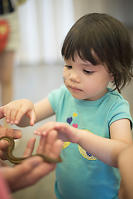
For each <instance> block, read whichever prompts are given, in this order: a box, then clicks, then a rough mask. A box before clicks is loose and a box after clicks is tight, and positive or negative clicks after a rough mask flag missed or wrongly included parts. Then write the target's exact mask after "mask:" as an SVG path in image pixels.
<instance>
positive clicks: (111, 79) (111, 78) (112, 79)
mask: <svg viewBox="0 0 133 199" xmlns="http://www.w3.org/2000/svg"><path fill="white" fill-rule="evenodd" d="M113 81H114V76H113V74H112V73H110V82H113Z"/></svg>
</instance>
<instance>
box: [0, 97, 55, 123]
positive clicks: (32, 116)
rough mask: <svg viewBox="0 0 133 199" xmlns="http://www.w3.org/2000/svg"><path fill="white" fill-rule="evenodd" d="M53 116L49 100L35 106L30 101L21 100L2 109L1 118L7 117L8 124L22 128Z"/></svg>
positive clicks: (0, 111) (0, 110)
mask: <svg viewBox="0 0 133 199" xmlns="http://www.w3.org/2000/svg"><path fill="white" fill-rule="evenodd" d="M53 114H54V112H53V109H52V107H51V105H50V103H49V100H48V98H45V99H44V100H42V101H40V102H38V103H36V104H35V105H34V104H33V103H32V102H31V101H30V100H27V99H21V100H15V101H12V102H10V103H9V104H7V105H5V106H2V107H0V118H2V117H5V118H6V120H7V122H8V123H11V124H16V125H18V126H20V127H26V126H29V125H34V123H35V122H38V121H40V120H42V119H45V118H47V117H49V116H51V115H53Z"/></svg>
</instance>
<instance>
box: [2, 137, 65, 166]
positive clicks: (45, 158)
mask: <svg viewBox="0 0 133 199" xmlns="http://www.w3.org/2000/svg"><path fill="white" fill-rule="evenodd" d="M0 140H6V141H7V142H8V143H9V146H8V148H7V151H6V152H5V153H6V158H7V160H8V161H9V162H11V163H13V164H20V163H21V162H22V161H23V160H25V159H27V158H29V157H32V156H40V157H41V158H42V159H43V161H44V162H47V163H59V162H62V160H61V158H60V157H58V158H50V157H48V156H46V155H43V154H39V153H38V154H33V155H31V156H28V157H15V156H14V155H13V149H14V147H15V142H14V139H13V138H12V137H9V136H4V137H1V138H0Z"/></svg>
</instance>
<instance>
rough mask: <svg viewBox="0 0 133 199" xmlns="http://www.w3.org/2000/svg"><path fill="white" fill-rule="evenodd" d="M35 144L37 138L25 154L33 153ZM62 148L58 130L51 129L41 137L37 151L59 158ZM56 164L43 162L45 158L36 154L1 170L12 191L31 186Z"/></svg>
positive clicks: (32, 141) (28, 146)
mask: <svg viewBox="0 0 133 199" xmlns="http://www.w3.org/2000/svg"><path fill="white" fill-rule="evenodd" d="M34 145H35V138H32V139H31V140H30V141H29V142H28V145H27V147H26V150H25V153H24V156H29V155H31V154H32V152H33V149H34ZM61 149H62V142H61V140H58V139H57V132H56V131H54V130H53V131H51V132H50V133H49V134H48V135H47V136H45V137H43V136H41V137H40V142H39V145H38V149H37V151H36V153H41V154H44V155H47V156H49V157H51V158H57V157H58V156H59V154H60V152H61ZM55 167H56V164H55V163H53V164H49V163H46V162H43V159H42V158H41V157H38V156H34V157H31V158H28V159H26V160H24V161H23V162H22V163H21V164H20V165H16V166H14V167H12V168H11V167H2V168H1V172H2V174H3V176H4V178H5V180H6V181H7V183H8V185H9V188H10V189H11V191H12V192H13V191H17V190H19V189H22V188H25V187H28V186H31V185H33V184H35V183H36V182H37V181H39V180H40V179H41V178H43V177H44V176H46V175H47V174H49V173H50V172H51V171H52V170H53V169H55Z"/></svg>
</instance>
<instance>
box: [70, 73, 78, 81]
mask: <svg viewBox="0 0 133 199" xmlns="http://www.w3.org/2000/svg"><path fill="white" fill-rule="evenodd" d="M70 80H71V81H73V82H79V81H80V79H79V74H78V73H75V72H72V73H71V74H70Z"/></svg>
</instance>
